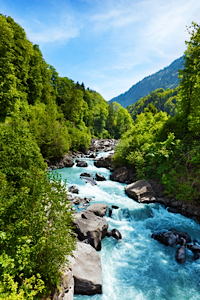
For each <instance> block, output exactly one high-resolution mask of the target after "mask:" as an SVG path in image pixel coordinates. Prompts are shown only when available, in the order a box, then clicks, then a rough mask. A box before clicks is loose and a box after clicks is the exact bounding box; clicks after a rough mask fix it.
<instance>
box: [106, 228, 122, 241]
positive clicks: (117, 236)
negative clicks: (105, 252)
mask: <svg viewBox="0 0 200 300" xmlns="http://www.w3.org/2000/svg"><path fill="white" fill-rule="evenodd" d="M106 236H107V237H111V236H112V237H114V238H115V239H116V240H121V239H122V235H121V233H120V232H119V230H118V229H115V228H114V229H112V230H108V231H107V232H106Z"/></svg>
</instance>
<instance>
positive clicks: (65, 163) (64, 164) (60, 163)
mask: <svg viewBox="0 0 200 300" xmlns="http://www.w3.org/2000/svg"><path fill="white" fill-rule="evenodd" d="M46 162H47V164H48V168H49V170H50V169H51V170H54V169H61V168H70V167H72V166H73V165H74V162H73V159H72V157H70V156H69V155H63V156H62V157H61V158H57V159H53V160H51V161H49V160H46Z"/></svg>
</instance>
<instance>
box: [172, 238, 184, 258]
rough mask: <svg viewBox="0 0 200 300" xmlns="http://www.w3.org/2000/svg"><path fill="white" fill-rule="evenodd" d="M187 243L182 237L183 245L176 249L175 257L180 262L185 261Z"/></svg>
mask: <svg viewBox="0 0 200 300" xmlns="http://www.w3.org/2000/svg"><path fill="white" fill-rule="evenodd" d="M185 245H186V240H184V239H183V238H182V244H181V246H180V247H179V248H178V249H177V250H176V254H175V259H176V261H177V262H178V263H179V264H184V263H185Z"/></svg>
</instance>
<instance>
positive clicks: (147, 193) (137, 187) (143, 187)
mask: <svg viewBox="0 0 200 300" xmlns="http://www.w3.org/2000/svg"><path fill="white" fill-rule="evenodd" d="M125 192H126V194H127V195H128V196H129V197H130V198H132V199H134V200H136V201H138V202H140V203H152V202H155V200H156V198H155V195H154V191H153V188H152V186H151V185H150V183H149V182H148V181H147V180H138V181H136V182H133V183H131V184H129V185H127V186H126V187H125Z"/></svg>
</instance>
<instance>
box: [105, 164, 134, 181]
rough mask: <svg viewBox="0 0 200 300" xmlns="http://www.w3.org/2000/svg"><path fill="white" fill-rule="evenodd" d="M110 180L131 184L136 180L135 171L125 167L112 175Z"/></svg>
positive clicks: (117, 169) (116, 170)
mask: <svg viewBox="0 0 200 300" xmlns="http://www.w3.org/2000/svg"><path fill="white" fill-rule="evenodd" d="M110 180H112V181H117V182H121V183H127V184H128V183H131V182H133V181H135V180H136V176H135V171H134V169H132V168H130V167H129V168H128V167H125V166H124V167H120V168H116V169H115V170H114V171H113V173H112V174H111V175H110Z"/></svg>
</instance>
